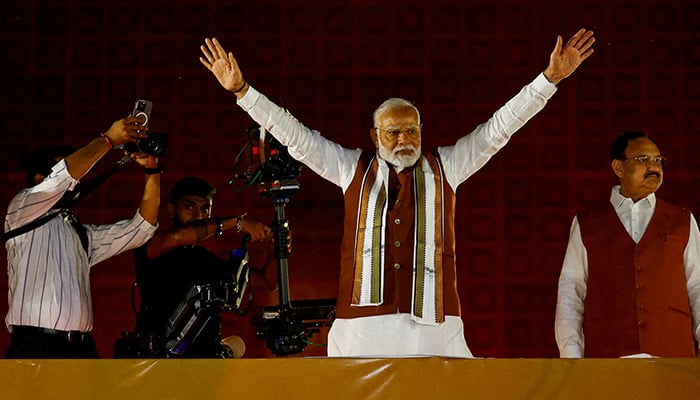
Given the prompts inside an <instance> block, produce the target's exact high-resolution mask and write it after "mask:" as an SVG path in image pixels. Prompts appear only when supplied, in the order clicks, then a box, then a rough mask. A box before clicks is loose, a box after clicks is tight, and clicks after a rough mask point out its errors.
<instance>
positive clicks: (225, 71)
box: [199, 38, 246, 94]
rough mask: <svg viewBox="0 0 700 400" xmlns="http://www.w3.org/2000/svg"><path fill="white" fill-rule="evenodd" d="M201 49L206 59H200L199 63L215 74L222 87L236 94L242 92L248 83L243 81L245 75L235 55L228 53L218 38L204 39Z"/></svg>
mask: <svg viewBox="0 0 700 400" xmlns="http://www.w3.org/2000/svg"><path fill="white" fill-rule="evenodd" d="M199 48H200V49H201V50H202V54H203V55H204V57H199V61H200V62H201V63H202V64H203V65H204V66H205V67H207V69H208V70H209V71H211V72H212V73H213V74H214V76H215V77H216V79H217V80H218V81H219V83H221V86H223V87H224V89H226V90H228V91H230V92H234V93H236V94H238V93H240V92H242V91H243V89H244V87H245V86H246V81H245V80H244V79H243V74H242V73H241V69H240V68H239V67H238V63H237V62H236V59H235V58H234V57H233V53H231V52H228V53H226V50H224V48H223V46H221V43H219V41H218V40H216V38H212V39H209V38H206V39H204V44H203V45H202V46H200V47H199Z"/></svg>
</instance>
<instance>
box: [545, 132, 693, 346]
mask: <svg viewBox="0 0 700 400" xmlns="http://www.w3.org/2000/svg"><path fill="white" fill-rule="evenodd" d="M610 159H611V165H612V169H613V172H614V173H615V175H616V176H617V177H618V180H619V182H620V184H619V185H617V186H614V187H613V188H612V191H611V193H610V201H609V203H606V204H603V205H601V206H598V207H592V208H589V209H587V210H585V211H583V212H581V213H579V214H578V215H577V216H576V217H574V220H573V223H572V225H571V232H570V236H569V244H568V247H567V250H566V256H565V257H564V263H563V267H562V271H561V275H560V278H559V298H558V301H557V309H556V318H555V332H556V340H557V344H558V346H559V354H560V356H561V357H565V358H580V357H628V356H632V357H639V356H642V357H646V356H654V357H694V356H695V355H696V349H695V344H694V337H693V336H695V337H696V338H700V232H698V225H697V223H696V221H695V218H694V217H693V215H692V214H691V213H690V211H688V210H686V209H684V208H681V207H678V206H675V205H672V204H669V203H667V202H665V201H663V200H661V199H659V198H657V197H656V196H655V194H654V193H655V192H656V191H657V190H658V189H659V187H660V186H661V183H662V182H663V177H664V172H663V167H664V165H665V164H666V157H664V156H662V155H661V154H660V152H659V148H658V147H657V146H656V144H655V143H654V141H653V140H652V139H651V138H650V137H648V136H647V135H645V134H644V133H642V132H626V133H623V134H622V135H620V136H619V137H618V138H616V139H615V140H614V141H613V142H612V144H611V146H610Z"/></svg>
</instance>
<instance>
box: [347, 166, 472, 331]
mask: <svg viewBox="0 0 700 400" xmlns="http://www.w3.org/2000/svg"><path fill="white" fill-rule="evenodd" d="M373 154H374V153H371V154H370V153H363V155H362V157H360V160H359V162H358V166H357V170H356V171H355V176H354V178H353V180H352V182H351V183H350V186H349V187H348V189H347V190H346V191H345V221H344V225H343V226H344V229H345V232H344V234H343V242H342V245H341V253H340V257H341V259H340V284H339V286H338V287H339V289H338V303H337V307H336V316H337V317H338V318H356V317H366V316H373V315H382V314H395V313H397V312H401V313H411V307H412V303H411V295H412V286H413V271H412V266H413V253H414V240H413V234H414V226H413V220H414V212H415V210H414V187H413V171H414V168H412V167H411V168H404V169H403V170H402V171H401V172H400V173H398V174H396V173H395V171H394V168H393V167H391V168H389V169H390V177H389V193H388V197H389V204H388V207H389V210H388V213H387V219H386V220H385V221H380V222H381V224H382V227H383V229H384V232H385V234H386V253H385V262H384V303H383V304H382V305H379V306H351V305H350V304H351V301H352V288H353V279H354V275H355V260H354V254H355V234H356V232H357V229H358V227H357V225H358V224H357V218H356V217H357V210H358V208H359V207H360V204H359V202H360V190H361V184H362V178H363V176H364V174H365V171H366V170H367V168H368V166H369V164H370V161H371V159H372V155H373ZM423 155H425V156H429V157H435V156H433V155H431V154H429V153H426V152H423ZM382 162H383V161H382ZM441 168H442V166H441ZM444 208H445V209H444V214H443V215H444V232H443V235H442V236H443V238H442V239H443V240H442V241H443V245H444V249H443V263H442V268H443V274H444V275H443V279H444V286H443V288H442V292H443V301H444V310H445V315H454V316H459V315H460V304H459V297H458V295H457V279H456V267H455V234H454V215H455V214H454V213H455V193H454V191H453V190H452V188H450V186H449V185H448V184H447V182H444Z"/></svg>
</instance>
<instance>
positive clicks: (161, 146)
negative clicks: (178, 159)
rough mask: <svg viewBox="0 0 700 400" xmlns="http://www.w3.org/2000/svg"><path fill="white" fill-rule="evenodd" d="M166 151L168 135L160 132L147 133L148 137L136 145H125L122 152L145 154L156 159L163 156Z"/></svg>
mask: <svg viewBox="0 0 700 400" xmlns="http://www.w3.org/2000/svg"><path fill="white" fill-rule="evenodd" d="M167 149H168V135H167V134H165V133H162V132H148V137H145V138H143V139H141V140H139V141H138V142H137V143H125V144H124V150H125V151H126V152H127V153H129V154H131V153H146V154H150V155H153V156H156V157H160V156H162V155H164V154H165V151H166V150H167Z"/></svg>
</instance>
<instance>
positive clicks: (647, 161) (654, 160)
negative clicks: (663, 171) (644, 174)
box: [622, 154, 668, 167]
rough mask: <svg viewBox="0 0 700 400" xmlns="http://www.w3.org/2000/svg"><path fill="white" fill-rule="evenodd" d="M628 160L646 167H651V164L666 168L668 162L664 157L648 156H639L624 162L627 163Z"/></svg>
mask: <svg viewBox="0 0 700 400" xmlns="http://www.w3.org/2000/svg"><path fill="white" fill-rule="evenodd" d="M627 160H634V161H636V162H638V163H640V164H644V165H645V166H647V167H648V166H650V165H651V164H656V165H660V166H662V167H665V166H666V162H667V161H668V159H667V158H666V157H664V156H648V155H646V154H642V155H638V156H636V157H632V158H625V159H624V160H622V161H627Z"/></svg>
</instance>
